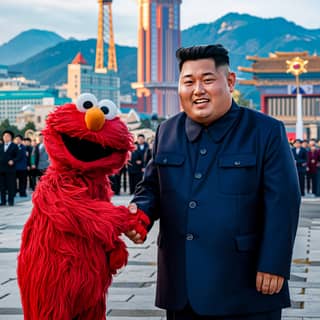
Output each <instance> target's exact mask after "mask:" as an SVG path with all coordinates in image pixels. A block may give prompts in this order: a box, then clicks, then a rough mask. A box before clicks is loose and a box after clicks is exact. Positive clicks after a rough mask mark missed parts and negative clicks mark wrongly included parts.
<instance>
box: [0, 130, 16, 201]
mask: <svg viewBox="0 0 320 320" xmlns="http://www.w3.org/2000/svg"><path fill="white" fill-rule="evenodd" d="M13 137H14V134H13V132H11V131H10V130H5V131H3V133H2V139H3V144H0V192H1V202H0V205H1V206H5V205H6V204H7V194H8V204H9V206H13V205H14V196H15V192H16V190H15V189H16V168H15V164H16V162H17V160H18V157H19V150H18V147H17V145H16V144H15V143H13V141H12V140H13Z"/></svg>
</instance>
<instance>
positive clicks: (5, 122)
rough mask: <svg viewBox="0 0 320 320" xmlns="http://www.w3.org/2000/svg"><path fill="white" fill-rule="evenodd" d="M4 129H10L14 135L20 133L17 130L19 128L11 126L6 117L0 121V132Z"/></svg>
mask: <svg viewBox="0 0 320 320" xmlns="http://www.w3.org/2000/svg"><path fill="white" fill-rule="evenodd" d="M5 130H10V131H12V132H13V133H14V134H15V135H16V134H21V132H20V131H19V129H18V128H17V127H16V126H13V125H11V124H10V122H9V120H8V119H5V120H3V121H2V122H1V123H0V132H1V133H2V132H3V131H5Z"/></svg>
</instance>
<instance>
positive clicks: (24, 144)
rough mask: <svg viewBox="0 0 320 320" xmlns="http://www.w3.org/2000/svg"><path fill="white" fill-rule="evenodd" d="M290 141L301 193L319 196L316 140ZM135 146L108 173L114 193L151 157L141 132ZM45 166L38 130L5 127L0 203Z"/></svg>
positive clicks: (136, 177)
mask: <svg viewBox="0 0 320 320" xmlns="http://www.w3.org/2000/svg"><path fill="white" fill-rule="evenodd" d="M11 144H12V146H11V147H10V145H11ZM290 144H291V147H292V153H293V157H294V159H295V161H296V166H297V171H298V176H299V183H300V191H301V195H302V196H305V195H306V194H307V195H310V196H312V197H320V140H319V141H317V140H316V139H310V140H300V139H296V140H294V141H291V142H290ZM135 147H136V149H135V150H133V151H132V153H131V157H130V159H129V161H128V164H126V165H125V166H124V167H123V168H122V169H121V170H120V172H119V173H118V174H115V175H113V176H111V177H110V181H111V186H112V190H113V192H114V194H115V195H120V193H121V191H122V192H124V193H129V194H130V195H132V194H133V193H134V190H135V188H136V186H137V184H138V183H139V182H140V180H141V179H142V176H143V172H144V169H145V167H146V165H147V163H148V162H149V160H150V159H151V151H152V142H151V141H150V142H147V141H146V138H145V136H144V135H143V134H139V135H138V136H137V139H136V142H135ZM48 166H49V159H48V154H47V152H46V149H45V147H44V144H43V137H42V135H41V134H40V135H39V136H38V138H37V139H33V140H31V139H30V138H24V137H22V136H21V135H16V136H15V135H14V134H13V132H11V131H9V130H5V131H4V132H3V133H2V136H1V139H0V190H1V203H0V205H2V206H4V205H6V204H7V203H8V204H9V205H10V206H12V205H14V197H15V196H16V195H18V196H20V197H27V190H28V189H29V191H33V190H34V189H35V187H36V184H37V181H38V179H39V178H40V177H41V176H42V175H43V174H44V172H45V171H46V169H47V167H48Z"/></svg>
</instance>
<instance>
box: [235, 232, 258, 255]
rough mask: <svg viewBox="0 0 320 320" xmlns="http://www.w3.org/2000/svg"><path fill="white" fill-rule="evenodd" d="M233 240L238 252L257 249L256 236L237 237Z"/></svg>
mask: <svg viewBox="0 0 320 320" xmlns="http://www.w3.org/2000/svg"><path fill="white" fill-rule="evenodd" d="M235 240H236V247H237V250H238V251H254V250H256V249H257V248H258V244H259V239H258V236H257V235H256V234H246V235H243V236H237V237H236V238H235Z"/></svg>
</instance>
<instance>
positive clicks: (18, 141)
mask: <svg viewBox="0 0 320 320" xmlns="http://www.w3.org/2000/svg"><path fill="white" fill-rule="evenodd" d="M14 142H15V143H16V144H21V143H22V140H21V138H20V137H15V138H14Z"/></svg>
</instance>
